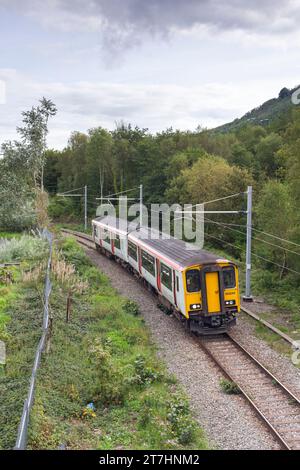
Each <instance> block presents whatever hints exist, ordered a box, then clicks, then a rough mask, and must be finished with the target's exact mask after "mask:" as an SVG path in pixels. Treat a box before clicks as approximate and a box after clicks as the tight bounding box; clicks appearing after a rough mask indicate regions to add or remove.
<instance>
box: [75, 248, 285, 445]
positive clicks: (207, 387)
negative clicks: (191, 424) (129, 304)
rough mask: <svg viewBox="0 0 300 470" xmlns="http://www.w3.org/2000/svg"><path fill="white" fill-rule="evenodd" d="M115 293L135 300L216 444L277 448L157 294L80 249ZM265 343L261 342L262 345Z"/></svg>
mask: <svg viewBox="0 0 300 470" xmlns="http://www.w3.org/2000/svg"><path fill="white" fill-rule="evenodd" d="M84 249H85V250H86V252H87V254H88V256H89V257H90V258H91V260H92V261H93V263H94V264H95V265H96V266H98V267H99V268H100V269H101V271H102V272H104V273H105V274H107V275H108V277H109V278H110V279H111V282H112V285H113V286H114V287H115V288H116V289H117V290H118V292H120V294H122V295H124V296H127V297H128V298H130V299H132V300H135V301H136V302H137V303H138V304H139V306H140V310H141V313H142V315H143V317H144V319H145V322H146V324H147V325H148V327H149V329H150V331H151V333H152V338H153V341H154V342H155V343H156V344H157V346H158V349H159V355H160V357H161V358H162V359H163V361H164V362H165V364H166V366H167V367H168V370H169V372H170V373H172V374H174V375H175V376H176V378H177V379H178V381H179V382H180V383H181V384H182V386H183V388H184V389H185V392H186V393H187V395H188V396H189V398H190V403H191V407H192V410H193V413H194V416H195V418H196V419H197V420H198V422H199V424H200V425H201V426H202V428H203V429H204V431H205V432H206V435H207V437H208V439H209V441H210V443H211V445H212V446H213V447H214V448H217V449H236V450H241V449H279V448H280V446H279V444H278V443H277V441H276V440H275V439H274V437H273V436H272V435H271V434H270V432H269V431H268V429H267V428H266V427H265V426H264V425H263V424H262V423H261V421H260V420H259V419H258V417H257V415H256V414H255V412H254V411H253V410H252V409H251V407H250V406H249V404H248V403H247V402H246V401H245V399H244V398H243V397H242V396H238V395H226V394H224V392H222V391H221V389H220V384H219V382H220V379H221V378H222V377H223V376H222V373H221V372H220V370H219V369H218V367H217V366H216V365H215V364H214V363H213V362H212V361H211V359H209V358H208V357H207V355H206V354H205V352H204V351H202V349H201V348H200V346H199V344H198V340H197V339H196V338H194V337H193V336H191V335H190V334H189V333H187V332H186V331H185V329H184V327H183V326H182V325H181V324H180V322H179V321H178V320H177V319H176V318H174V317H170V316H167V315H165V314H164V313H163V312H162V311H161V310H160V309H159V308H158V307H157V298H156V297H155V295H153V294H151V293H150V292H148V290H147V289H146V288H144V287H143V286H142V285H141V284H140V283H139V282H138V281H137V280H136V279H135V278H134V277H133V276H132V275H130V274H129V273H128V272H127V271H126V270H125V269H124V268H123V267H121V266H120V265H118V264H117V263H116V262H115V261H113V260H110V259H108V258H106V257H105V256H103V255H100V254H98V253H97V252H96V251H95V250H93V249H89V248H87V247H85V248H84ZM264 347H266V346H264Z"/></svg>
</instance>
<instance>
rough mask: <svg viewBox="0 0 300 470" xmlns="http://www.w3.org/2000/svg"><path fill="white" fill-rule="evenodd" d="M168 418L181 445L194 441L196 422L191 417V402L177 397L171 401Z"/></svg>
mask: <svg viewBox="0 0 300 470" xmlns="http://www.w3.org/2000/svg"><path fill="white" fill-rule="evenodd" d="M167 418H168V420H169V422H170V423H171V426H172V429H173V432H174V433H175V434H176V436H177V438H178V442H179V443H180V444H181V445H185V444H188V443H189V442H192V441H193V439H194V437H195V426H196V424H195V422H194V421H193V419H192V417H191V414H190V408H189V404H188V402H187V401H186V400H185V399H182V398H176V399H174V400H173V401H171V402H169V412H168V415H167Z"/></svg>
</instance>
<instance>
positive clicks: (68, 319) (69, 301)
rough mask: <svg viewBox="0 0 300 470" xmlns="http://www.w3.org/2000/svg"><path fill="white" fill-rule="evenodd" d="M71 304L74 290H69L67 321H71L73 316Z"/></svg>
mask: <svg viewBox="0 0 300 470" xmlns="http://www.w3.org/2000/svg"><path fill="white" fill-rule="evenodd" d="M71 306H72V292H71V291H69V292H68V297H67V314H66V323H69V321H70V317H71Z"/></svg>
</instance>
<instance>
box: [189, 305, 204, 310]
mask: <svg viewBox="0 0 300 470" xmlns="http://www.w3.org/2000/svg"><path fill="white" fill-rule="evenodd" d="M200 308H201V304H192V305H190V309H191V310H199V309H200Z"/></svg>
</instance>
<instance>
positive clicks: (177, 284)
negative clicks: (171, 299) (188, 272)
mask: <svg viewBox="0 0 300 470" xmlns="http://www.w3.org/2000/svg"><path fill="white" fill-rule="evenodd" d="M176 290H177V292H179V277H178V276H176Z"/></svg>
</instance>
